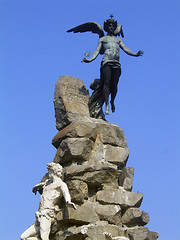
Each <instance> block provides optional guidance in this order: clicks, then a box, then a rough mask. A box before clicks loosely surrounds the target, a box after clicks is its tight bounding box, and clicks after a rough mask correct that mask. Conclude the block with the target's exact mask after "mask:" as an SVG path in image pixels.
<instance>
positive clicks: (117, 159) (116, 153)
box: [105, 144, 129, 169]
mask: <svg viewBox="0 0 180 240" xmlns="http://www.w3.org/2000/svg"><path fill="white" fill-rule="evenodd" d="M105 146H106V152H105V161H107V162H110V163H113V164H115V165H117V166H118V169H122V168H124V167H125V166H126V163H127V160H128V157H129V148H122V147H116V146H112V145H109V144H107V145H105Z"/></svg>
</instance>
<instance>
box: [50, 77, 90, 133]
mask: <svg viewBox="0 0 180 240" xmlns="http://www.w3.org/2000/svg"><path fill="white" fill-rule="evenodd" d="M88 101H89V91H88V90H87V88H86V87H85V85H84V82H83V81H82V80H81V79H78V78H75V77H71V76H66V75H65V76H61V77H60V78H59V79H58V81H57V83H56V86H55V92H54V108H55V117H56V128H57V129H58V130H61V129H62V128H64V127H65V126H67V125H68V124H70V123H71V122H73V121H76V120H78V119H80V118H81V117H83V116H88V117H89V108H88Z"/></svg>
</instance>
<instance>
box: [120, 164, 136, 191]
mask: <svg viewBox="0 0 180 240" xmlns="http://www.w3.org/2000/svg"><path fill="white" fill-rule="evenodd" d="M133 177H134V168H132V167H125V168H123V170H122V173H121V174H120V177H119V185H120V186H122V187H123V188H124V189H125V190H127V191H131V190H132V187H133Z"/></svg>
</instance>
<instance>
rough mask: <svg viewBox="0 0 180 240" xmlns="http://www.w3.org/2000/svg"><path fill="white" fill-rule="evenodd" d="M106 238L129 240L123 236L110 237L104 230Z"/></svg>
mask: <svg viewBox="0 0 180 240" xmlns="http://www.w3.org/2000/svg"><path fill="white" fill-rule="evenodd" d="M104 234H105V237H106V240H129V238H127V237H124V236H119V237H112V235H111V234H110V233H107V232H104Z"/></svg>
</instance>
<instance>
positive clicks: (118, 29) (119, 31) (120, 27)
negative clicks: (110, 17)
mask: <svg viewBox="0 0 180 240" xmlns="http://www.w3.org/2000/svg"><path fill="white" fill-rule="evenodd" d="M114 35H115V36H117V35H118V36H120V35H121V36H122V38H124V33H123V30H122V25H121V24H120V25H118V26H117V28H116V30H115V31H114Z"/></svg>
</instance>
